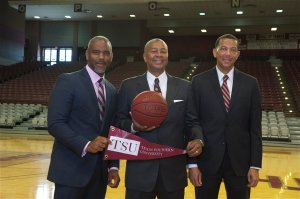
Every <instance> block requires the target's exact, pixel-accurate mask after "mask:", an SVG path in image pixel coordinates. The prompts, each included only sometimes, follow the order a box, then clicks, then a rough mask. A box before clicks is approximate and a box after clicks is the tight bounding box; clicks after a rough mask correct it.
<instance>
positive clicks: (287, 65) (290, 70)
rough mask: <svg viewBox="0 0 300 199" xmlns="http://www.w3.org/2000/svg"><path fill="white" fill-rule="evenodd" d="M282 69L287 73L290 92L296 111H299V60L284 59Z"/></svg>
mask: <svg viewBox="0 0 300 199" xmlns="http://www.w3.org/2000/svg"><path fill="white" fill-rule="evenodd" d="M283 69H284V71H285V72H286V74H287V76H288V77H287V79H288V80H289V81H288V83H289V86H290V89H291V91H292V92H291V93H292V94H293V96H294V98H295V100H296V103H297V111H298V113H300V61H299V60H284V62H283Z"/></svg>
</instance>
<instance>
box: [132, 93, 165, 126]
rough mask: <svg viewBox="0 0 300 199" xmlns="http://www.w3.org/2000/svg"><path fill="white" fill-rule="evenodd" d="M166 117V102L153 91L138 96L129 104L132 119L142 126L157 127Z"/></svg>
mask: <svg viewBox="0 0 300 199" xmlns="http://www.w3.org/2000/svg"><path fill="white" fill-rule="evenodd" d="M167 115H168V105H167V102H166V100H165V99H164V98H163V97H162V96H161V95H160V94H159V93H157V92H155V91H144V92H141V93H140V94H138V95H137V96H136V97H135V98H134V99H133V101H132V104H131V116H132V118H133V119H134V120H135V121H136V122H137V123H139V124H140V125H142V126H147V127H152V126H156V127H157V126H159V125H160V124H161V123H162V122H163V121H164V120H165V119H166V117H167Z"/></svg>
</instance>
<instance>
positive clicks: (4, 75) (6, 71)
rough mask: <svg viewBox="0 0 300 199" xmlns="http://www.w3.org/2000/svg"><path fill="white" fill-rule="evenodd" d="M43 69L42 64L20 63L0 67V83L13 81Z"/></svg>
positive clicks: (43, 65)
mask: <svg viewBox="0 0 300 199" xmlns="http://www.w3.org/2000/svg"><path fill="white" fill-rule="evenodd" d="M43 67H45V64H44V63H43V62H22V63H17V64H13V65H10V66H1V67H0V75H1V76H0V83H3V82H5V81H8V80H12V79H15V78H16V77H20V76H22V75H25V74H27V73H31V72H33V71H36V70H40V69H42V68H43Z"/></svg>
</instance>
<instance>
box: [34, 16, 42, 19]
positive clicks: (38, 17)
mask: <svg viewBox="0 0 300 199" xmlns="http://www.w3.org/2000/svg"><path fill="white" fill-rule="evenodd" d="M33 18H35V19H40V18H41V17H40V16H34V17H33Z"/></svg>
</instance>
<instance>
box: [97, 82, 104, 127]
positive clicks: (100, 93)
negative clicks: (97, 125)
mask: <svg viewBox="0 0 300 199" xmlns="http://www.w3.org/2000/svg"><path fill="white" fill-rule="evenodd" d="M97 98H98V105H99V110H100V120H101V121H102V120H103V117H104V112H105V106H104V105H105V95H104V83H103V78H102V77H101V78H100V79H99V80H98V97H97Z"/></svg>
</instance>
